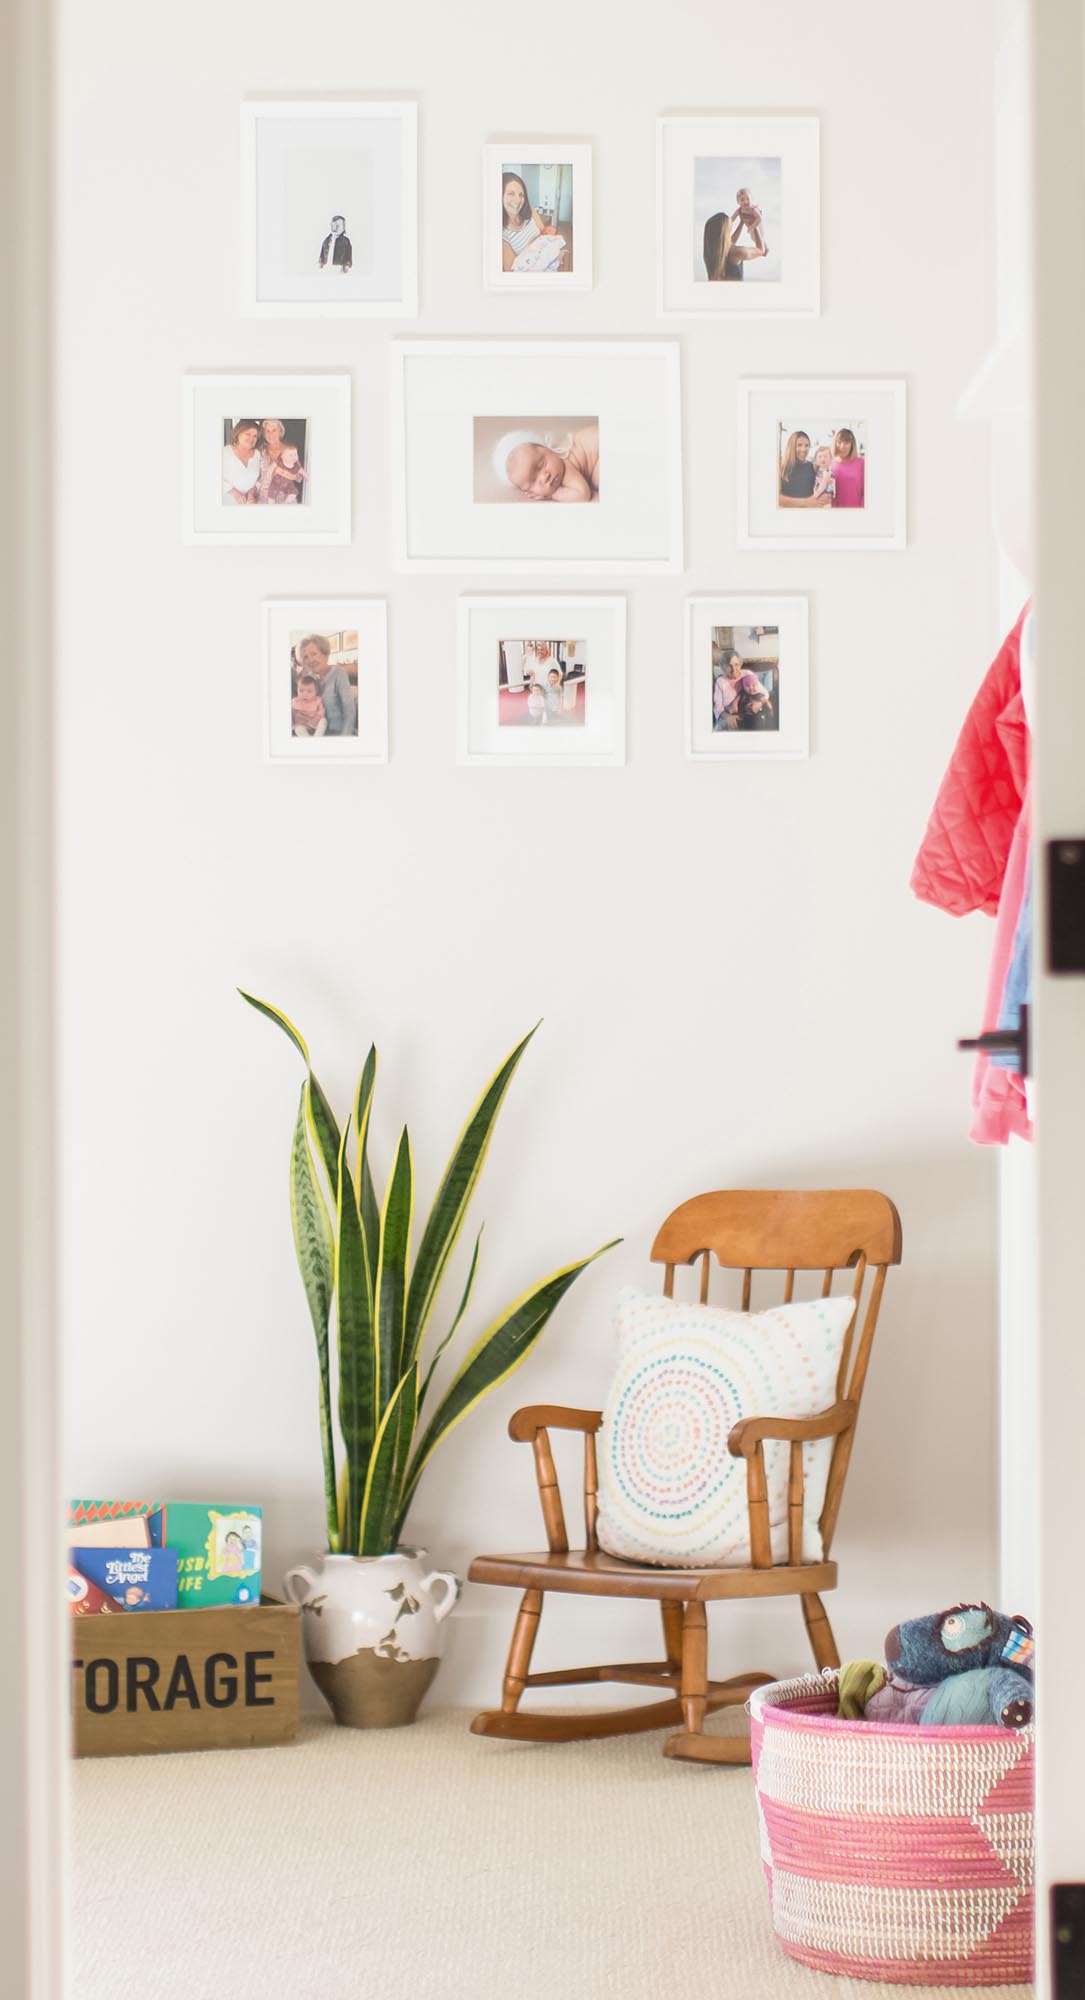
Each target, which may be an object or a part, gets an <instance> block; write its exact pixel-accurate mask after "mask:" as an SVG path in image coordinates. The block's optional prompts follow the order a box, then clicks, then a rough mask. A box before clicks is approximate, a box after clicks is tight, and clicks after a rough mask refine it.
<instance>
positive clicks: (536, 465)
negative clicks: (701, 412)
mask: <svg viewBox="0 0 1085 2000" xmlns="http://www.w3.org/2000/svg"><path fill="white" fill-rule="evenodd" d="M391 403H392V427H393V428H392V435H393V452H392V478H393V502H392V516H393V523H394V534H395V542H394V560H395V563H396V566H397V567H398V568H400V569H408V570H410V569H419V570H422V569H425V570H443V571H447V572H451V573H462V571H463V570H464V569H473V570H477V571H483V572H494V573H498V572H511V571H517V572H519V573H521V574H522V573H523V572H524V571H525V570H527V571H530V572H537V571H564V572H566V573H567V572H568V571H569V570H572V569H575V570H588V571H595V572H599V573H605V572H610V573H615V572H619V571H626V570H640V571H644V572H656V573H658V574H673V573H675V572H677V571H679V570H680V569H681V567H682V447H681V435H682V426H681V402H680V383H679V358H678V345H677V342H674V341H621V342H603V341H599V342H595V341H591V342H587V341H559V340H553V341H543V340H517V341H397V342H393V344H392V385H391ZM399 436H401V437H402V449H401V450H397V449H395V442H396V440H397V437H399Z"/></svg>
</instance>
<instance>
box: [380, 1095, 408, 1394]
mask: <svg viewBox="0 0 1085 2000" xmlns="http://www.w3.org/2000/svg"><path fill="white" fill-rule="evenodd" d="M413 1214H414V1165H413V1162H412V1160H411V1141H410V1137H409V1135H408V1132H407V1127H406V1126H404V1127H403V1131H402V1133H401V1134H400V1140H399V1145H398V1146H397V1148H396V1157H395V1162H394V1164H393V1167H392V1174H391V1179H390V1180H389V1182H388V1192H387V1194H386V1195H385V1198H384V1207H383V1208H382V1210H381V1216H380V1261H379V1263H378V1265H377V1282H376V1286H375V1289H374V1296H375V1299H376V1306H377V1365H378V1369H379V1371H380V1379H379V1397H380V1400H379V1405H378V1407H379V1408H380V1409H381V1410H384V1409H385V1408H386V1407H387V1405H388V1401H389V1399H390V1397H391V1395H392V1392H393V1390H394V1389H395V1388H396V1385H397V1384H398V1383H399V1381H400V1380H401V1378H402V1377H404V1376H405V1375H406V1373H407V1368H406V1367H405V1366H404V1361H403V1342H404V1337H405V1324H406V1311H407V1260H408V1258H409V1256H410V1249H411V1218H412V1216H413Z"/></svg>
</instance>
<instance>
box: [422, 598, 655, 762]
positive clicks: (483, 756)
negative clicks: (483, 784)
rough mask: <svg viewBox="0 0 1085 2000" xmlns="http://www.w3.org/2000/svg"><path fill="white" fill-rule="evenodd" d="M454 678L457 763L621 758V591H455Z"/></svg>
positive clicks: (622, 689) (622, 743)
mask: <svg viewBox="0 0 1085 2000" xmlns="http://www.w3.org/2000/svg"><path fill="white" fill-rule="evenodd" d="M458 679H459V689H458V699H457V705H456V757H457V762H458V763H460V764H475V765H480V766H481V765H488V766H493V765H501V764H503V765H509V764H528V765H542V764H566V765H571V764H581V765H599V764H624V763H625V599H624V597H576V596H573V597H564V596H553V597H461V599H460V603H459V647H458Z"/></svg>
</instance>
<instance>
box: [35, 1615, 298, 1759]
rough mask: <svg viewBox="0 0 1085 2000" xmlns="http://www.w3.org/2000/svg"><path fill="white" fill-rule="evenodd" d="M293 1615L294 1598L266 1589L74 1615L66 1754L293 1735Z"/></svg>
mask: <svg viewBox="0 0 1085 2000" xmlns="http://www.w3.org/2000/svg"><path fill="white" fill-rule="evenodd" d="M300 1618H301V1614H300V1612H299V1611H298V1608H297V1606H296V1605H293V1604H279V1603H276V1602H275V1600H274V1599H269V1598H262V1599H261V1601H260V1603H259V1604H253V1605H246V1606H241V1605H234V1604H222V1605H215V1606H211V1607H208V1608H206V1609H203V1610H199V1611H128V1612H120V1613H117V1612H113V1611H98V1612H91V1613H90V1614H89V1615H88V1616H86V1617H83V1618H74V1617H73V1618H72V1619H71V1621H70V1622H71V1628H72V1725H73V1727H72V1735H73V1749H74V1752H75V1755H76V1756H77V1757H126V1756H128V1757H134V1756H142V1755H145V1754H146V1753H147V1752H149V1751H155V1750H231V1749H236V1748H240V1747H242V1746H245V1745H250V1744H261V1743H265V1744H266V1743H290V1742H292V1741H293V1739H294V1736H295V1734H296V1732H297V1725H298V1660H299V1634H300Z"/></svg>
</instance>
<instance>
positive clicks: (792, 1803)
mask: <svg viewBox="0 0 1085 2000" xmlns="http://www.w3.org/2000/svg"><path fill="white" fill-rule="evenodd" d="M836 1682H837V1677H836V1674H835V1673H832V1672H830V1671H826V1672H825V1673H824V1674H823V1675H821V1676H819V1677H815V1676H807V1677H805V1678H803V1679H801V1680H793V1681H774V1682H773V1683H772V1685H771V1686H769V1687H763V1688H758V1689H757V1691H756V1692H755V1693H754V1694H753V1695H752V1696H751V1698H750V1702H749V1710H750V1740H751V1743H752V1747H753V1768H754V1780H755V1783H756V1786H757V1802H758V1814H759V1818H760V1821H761V1855H762V1859H763V1861H764V1864H765V1873H766V1876H767V1878H768V1885H769V1896H770V1899H771V1903H772V1921H773V1924H774V1926H775V1930H776V1935H777V1937H778V1938H779V1940H780V1943H781V1944H782V1946H783V1948H784V1950H785V1951H786V1952H787V1953H788V1955H789V1956H790V1957H791V1958H797V1959H800V1960H801V1961H802V1963H803V1964H804V1965H812V1966H816V1967H817V1969H818V1970H819V1971H820V1972H839V1973H848V1974H850V1975H851V1976H852V1977H853V1978H857V1979H884V1980H889V1981H891V1982H893V1983H894V1984H897V1985H901V1986H917V1985H925V1986H1002V1985H1008V1984H1010V1983H1011V1982H1014V1981H1026V1980H1029V1979H1031V1977H1032V1960H1033V1942H1032V1874H1033V1823H1032V1786H1033V1769H1032V1767H1033V1731H1032V1730H1031V1729H999V1728H996V1727H994V1726H993V1725H992V1726H987V1725H985V1726H982V1727H980V1726H974V1727H969V1728H959V1729H954V1728H933V1727H932V1728H929V1729H924V1728H923V1727H922V1726H921V1725H920V1726H918V1727H916V1726H911V1727H909V1726H905V1725H901V1724H896V1725H889V1724H880V1723H876V1722H841V1721H838V1720H837V1716H836Z"/></svg>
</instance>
